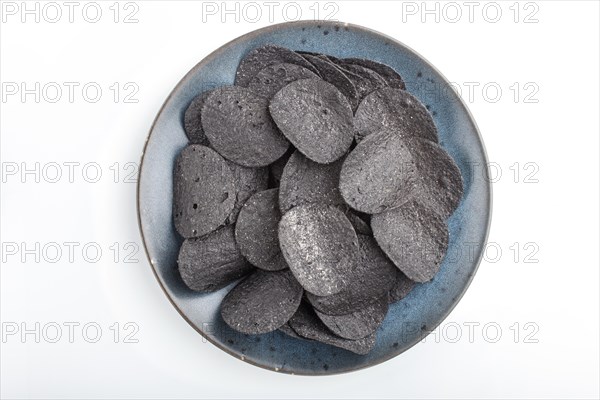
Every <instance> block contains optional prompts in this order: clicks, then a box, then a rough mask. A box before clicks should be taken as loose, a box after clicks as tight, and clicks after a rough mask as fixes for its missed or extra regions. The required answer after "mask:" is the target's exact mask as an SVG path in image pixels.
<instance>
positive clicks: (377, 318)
mask: <svg viewBox="0 0 600 400" xmlns="http://www.w3.org/2000/svg"><path fill="white" fill-rule="evenodd" d="M387 311H388V296H387V295H386V296H383V297H382V298H381V299H379V300H377V301H375V302H374V303H371V304H369V305H367V306H366V307H364V308H362V309H360V310H357V311H354V312H353V313H350V314H345V315H328V314H324V313H322V312H320V311H319V310H316V309H315V313H316V314H317V316H318V317H319V319H320V320H321V321H322V322H323V323H324V324H325V326H327V328H329V330H330V331H331V332H333V333H335V334H336V335H338V336H340V337H343V338H344V339H352V340H356V339H362V338H364V337H367V336H369V335H371V334H373V333H375V331H376V330H377V328H379V326H380V325H381V323H382V322H383V320H384V318H385V315H386V314H387Z"/></svg>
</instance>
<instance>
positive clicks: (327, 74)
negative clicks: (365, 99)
mask: <svg viewBox="0 0 600 400" xmlns="http://www.w3.org/2000/svg"><path fill="white" fill-rule="evenodd" d="M303 56H304V58H306V59H307V60H308V61H310V63H311V64H312V65H314V66H315V68H316V69H317V70H318V71H319V74H321V77H322V78H323V80H324V81H325V82H329V83H331V84H332V85H333V86H335V87H336V88H338V89H339V91H340V92H342V93H343V94H344V96H346V98H347V99H348V101H349V102H350V106H351V107H352V110H353V111H354V110H356V107H358V102H359V99H358V92H357V91H356V87H354V84H353V83H352V81H351V80H350V79H348V77H347V76H346V74H344V73H343V72H342V70H341V69H339V68H338V66H337V65H335V64H334V63H332V62H331V61H329V60H328V59H327V58H326V57H322V56H317V55H313V54H303Z"/></svg>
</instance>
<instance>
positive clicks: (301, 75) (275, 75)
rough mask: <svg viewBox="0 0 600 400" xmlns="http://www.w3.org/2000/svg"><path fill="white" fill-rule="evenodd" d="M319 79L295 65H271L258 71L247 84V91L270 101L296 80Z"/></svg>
mask: <svg viewBox="0 0 600 400" xmlns="http://www.w3.org/2000/svg"><path fill="white" fill-rule="evenodd" d="M311 78H314V79H319V76H318V75H316V74H315V73H314V72H312V71H311V70H309V69H306V68H304V67H301V66H299V65H295V64H288V63H282V64H273V65H269V66H268V67H265V68H263V69H262V70H260V72H259V73H258V74H256V76H254V78H252V80H251V81H250V83H249V84H248V89H250V90H252V91H253V92H254V93H256V94H258V95H260V96H263V97H266V98H268V99H270V98H271V97H273V95H274V94H275V93H277V92H279V90H280V89H281V88H282V87H284V86H285V85H288V84H290V83H292V82H294V81H297V80H298V79H311Z"/></svg>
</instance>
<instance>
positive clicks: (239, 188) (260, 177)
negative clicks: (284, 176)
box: [226, 161, 269, 224]
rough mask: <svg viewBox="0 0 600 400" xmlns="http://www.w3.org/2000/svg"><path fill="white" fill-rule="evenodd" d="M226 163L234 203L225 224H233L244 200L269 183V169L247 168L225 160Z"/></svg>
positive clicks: (263, 188)
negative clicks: (232, 189) (232, 188)
mask: <svg viewBox="0 0 600 400" xmlns="http://www.w3.org/2000/svg"><path fill="white" fill-rule="evenodd" d="M227 165H229V168H231V173H232V174H233V187H234V188H235V204H234V206H233V210H232V211H231V214H229V217H227V221H226V223H227V224H235V222H236V221H237V218H238V215H239V214H240V210H241V209H242V206H243V205H244V203H246V200H248V199H249V198H250V196H252V195H253V194H254V193H256V192H260V191H262V190H265V189H266V188H267V186H268V184H269V169H268V168H266V167H263V168H248V167H243V166H241V165H239V164H236V163H233V162H231V161H227Z"/></svg>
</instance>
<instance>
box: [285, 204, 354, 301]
mask: <svg viewBox="0 0 600 400" xmlns="http://www.w3.org/2000/svg"><path fill="white" fill-rule="evenodd" d="M279 245H280V247H281V252H282V253H283V256H284V257H285V260H286V261H287V263H288V265H289V266H290V269H291V270H292V273H293V274H294V276H295V277H296V279H298V282H300V284H301V285H302V286H303V287H304V289H306V290H307V291H309V292H311V293H314V294H315V295H319V296H327V295H331V294H334V293H337V292H339V291H341V290H343V289H344V288H345V287H346V286H348V284H349V283H350V282H349V281H348V278H349V277H350V276H352V275H351V274H352V272H353V271H354V270H355V269H356V268H357V262H358V259H359V248H358V238H357V236H356V233H355V232H354V228H353V227H352V225H351V224H350V221H348V218H346V216H345V215H344V213H343V212H342V211H340V210H339V209H338V208H336V207H335V206H327V205H321V204H303V205H300V206H298V207H294V208H292V209H291V210H289V211H288V212H287V213H285V214H284V215H283V217H282V218H281V221H280V222H279Z"/></svg>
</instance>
